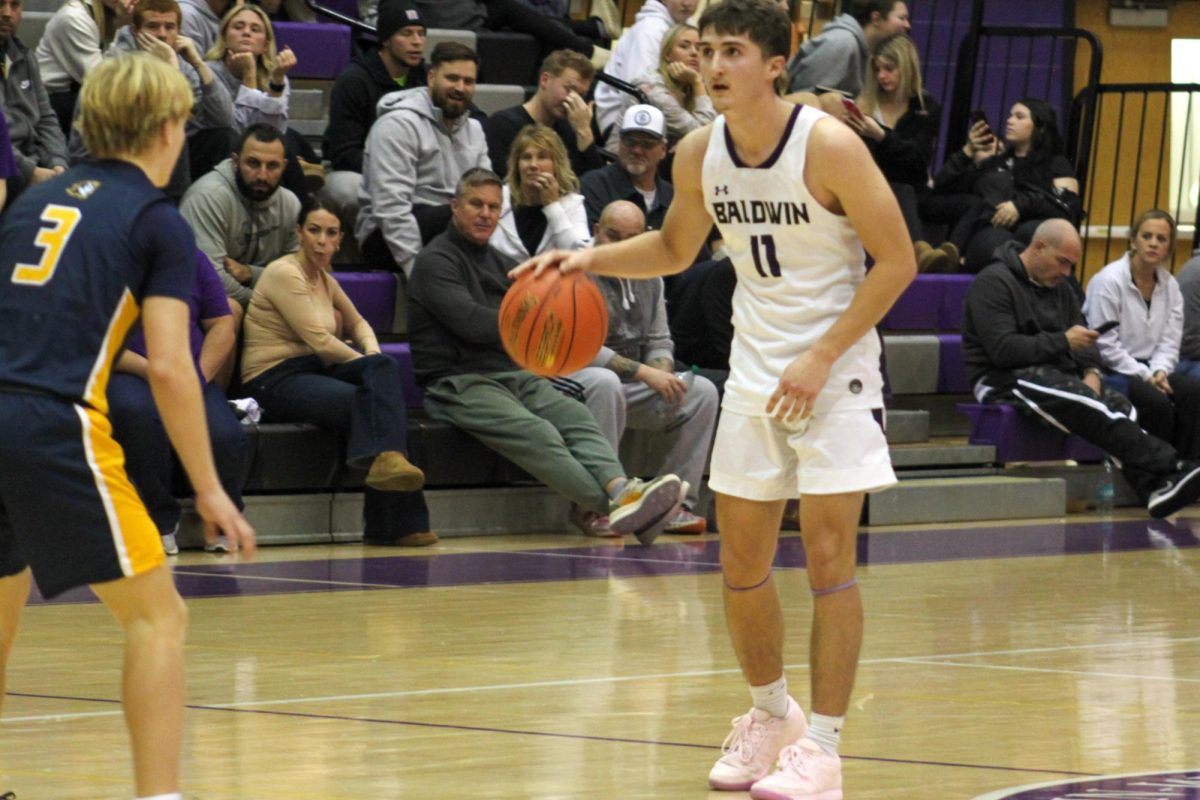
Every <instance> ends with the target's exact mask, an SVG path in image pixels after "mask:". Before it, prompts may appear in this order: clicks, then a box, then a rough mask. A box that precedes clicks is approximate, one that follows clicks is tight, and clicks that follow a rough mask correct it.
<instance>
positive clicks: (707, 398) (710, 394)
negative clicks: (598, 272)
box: [569, 200, 719, 533]
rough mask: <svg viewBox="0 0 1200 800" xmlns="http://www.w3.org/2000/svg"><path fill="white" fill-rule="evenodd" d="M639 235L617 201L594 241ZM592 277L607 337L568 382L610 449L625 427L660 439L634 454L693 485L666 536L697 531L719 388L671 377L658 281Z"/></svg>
mask: <svg viewBox="0 0 1200 800" xmlns="http://www.w3.org/2000/svg"><path fill="white" fill-rule="evenodd" d="M645 230H646V217H645V215H644V214H643V213H642V210H641V209H640V208H638V207H637V206H636V205H635V204H633V203H631V202H629V201H628V200H616V201H613V202H612V203H609V204H608V205H607V206H605V207H604V210H603V212H602V213H601V214H600V219H599V221H598V222H597V223H596V226H595V240H596V244H607V243H609V242H620V241H624V240H625V239H632V238H633V237H634V236H637V235H638V234H640V233H642V232H643V231H645ZM594 279H595V281H596V283H598V284H599V285H600V289H601V291H602V292H603V293H604V299H605V300H606V301H607V303H608V338H607V340H606V341H605V343H604V347H602V348H600V352H599V353H598V354H597V355H596V358H595V359H593V360H592V363H591V364H590V365H589V366H587V367H585V368H584V369H582V370H580V371H579V372H577V373H575V374H573V375H571V376H570V377H569V380H570V381H574V382H575V383H578V384H579V385H580V386H581V387H582V390H583V396H584V402H586V403H587V407H588V410H589V411H591V412H592V415H593V416H594V417H595V418H596V422H597V423H599V425H600V431H601V433H603V434H604V435H605V437H606V438H607V439H608V441H609V443H610V444H611V445H612V448H613V450H614V451H618V452H619V451H620V442H621V438H622V436H624V434H625V431H626V429H631V430H645V431H657V432H660V433H662V434H664V435H662V436H654V437H650V438H649V439H647V440H645V441H646V443H647V444H648V445H649V446H650V448H651V452H647V453H637V454H636V455H637V456H639V461H641V460H647V461H649V462H650V463H649V465H650V466H651V467H653V468H657V467H659V466H661V468H662V470H663V471H665V472H670V473H674V474H676V475H678V476H679V477H680V478H682V479H683V480H684V482H686V483H687V484H689V485H690V487H691V488H690V489H689V490H688V493H687V497H685V498H684V501H683V507H682V508H681V509H680V510H679V512H678V513H677V514H676V515H675V516H674V518H673V519H671V520H670V521H669V522H668V523H667V526H666V529H665V532H666V533H703V532H704V529H705V521H704V519H703V518H702V517H700V516H697V515H696V514H695V513H694V511H695V510H698V509H697V505H698V501H699V491H700V479H701V478H702V477H703V476H704V467H705V466H706V465H707V463H708V452H709V447H710V446H711V444H712V438H713V428H714V426H715V425H716V421H717V406H718V405H719V402H718V395H717V388H716V387H715V386H714V385H713V384H712V382H711V381H709V380H708V379H707V378H705V377H704V376H702V375H694V374H692V373H690V372H687V371H684V372H680V373H676V372H675V368H676V367H675V358H674V349H675V347H674V344H673V343H672V341H671V331H670V330H669V329H668V327H667V306H666V302H665V301H664V299H663V281H662V278H651V279H648V280H624V279H617V278H605V277H599V276H594ZM643 457H644V458H643Z"/></svg>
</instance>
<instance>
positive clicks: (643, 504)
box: [608, 475, 686, 544]
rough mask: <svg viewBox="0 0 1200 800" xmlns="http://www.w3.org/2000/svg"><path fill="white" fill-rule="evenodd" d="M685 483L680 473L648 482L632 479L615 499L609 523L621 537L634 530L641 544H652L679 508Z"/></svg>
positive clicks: (633, 532)
mask: <svg viewBox="0 0 1200 800" xmlns="http://www.w3.org/2000/svg"><path fill="white" fill-rule="evenodd" d="M685 486H686V484H684V483H683V482H682V481H681V480H679V476H678V475H663V476H662V477H661V478H655V479H654V480H652V481H650V482H649V483H647V482H645V481H643V480H642V479H640V478H629V479H628V480H627V481H626V482H625V487H624V488H623V489H622V490H621V494H620V495H618V496H617V498H616V499H615V500H613V502H612V509H613V510H612V512H611V513H610V514H609V515H608V523H609V525H610V526H611V527H612V529H613V530H614V531H616V532H617V533H619V534H621V535H622V536H623V535H625V534H627V533H632V534H633V535H634V536H636V537H637V539H638V541H639V542H641V543H642V544H650V543H651V542H653V541H654V540H655V539H657V538H658V535H659V534H660V533H662V529H663V528H664V527H666V524H667V521H668V520H670V518H671V517H672V516H673V515H674V514H675V511H676V510H677V509H678V508H679V504H680V499H681V498H682V497H683V495H684V492H685V491H686V489H685V488H684V487H685Z"/></svg>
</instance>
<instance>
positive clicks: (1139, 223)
mask: <svg viewBox="0 0 1200 800" xmlns="http://www.w3.org/2000/svg"><path fill="white" fill-rule="evenodd" d="M1175 235H1176V228H1175V220H1174V219H1173V218H1172V217H1171V215H1170V214H1168V213H1167V212H1166V211H1162V210H1159V209H1151V210H1149V211H1145V212H1143V213H1142V214H1141V215H1140V216H1139V217H1138V218H1137V220H1136V222H1135V223H1134V225H1133V230H1132V233H1131V234H1130V248H1129V251H1128V252H1127V253H1125V255H1123V256H1121V258H1119V259H1118V260H1116V261H1114V262H1113V263H1111V264H1109V265H1108V266H1106V267H1105V268H1104V269H1102V270H1100V272H1099V273H1097V274H1096V276H1095V277H1093V278H1092V279H1091V281H1090V282H1089V283H1088V287H1087V300H1086V302H1085V303H1084V306H1083V310H1084V313H1085V314H1086V315H1087V321H1088V325H1089V326H1090V327H1091V328H1092V329H1093V330H1095V329H1097V328H1099V327H1100V326H1101V325H1103V324H1104V323H1106V322H1116V323H1118V324H1117V326H1116V327H1115V328H1112V329H1111V330H1109V331H1108V332H1106V333H1104V334H1103V335H1101V337H1100V338H1099V339H1098V340H1097V341H1096V346H1097V347H1098V348H1099V350H1100V356H1101V358H1103V359H1104V364H1105V366H1106V367H1107V368H1108V369H1109V370H1110V371H1111V372H1112V374H1111V375H1109V376H1107V377H1106V378H1105V382H1106V383H1108V384H1109V385H1110V386H1112V387H1113V388H1115V389H1117V390H1118V391H1120V392H1121V393H1123V394H1125V395H1126V396H1127V397H1128V398H1129V401H1130V402H1131V403H1133V406H1134V408H1135V409H1136V410H1137V415H1138V420H1137V421H1138V423H1139V424H1140V425H1141V426H1142V428H1143V429H1145V430H1146V432H1148V433H1150V434H1153V435H1154V436H1157V437H1158V438H1160V439H1163V440H1164V441H1167V442H1170V443H1172V444H1173V445H1175V448H1176V449H1177V450H1178V451H1179V454H1180V456H1181V457H1183V458H1197V457H1200V381H1197V380H1196V379H1194V378H1191V377H1188V376H1187V375H1183V374H1178V373H1176V372H1175V367H1176V366H1177V365H1178V363H1179V345H1180V342H1181V340H1182V338H1183V294H1182V293H1181V292H1180V290H1179V283H1178V282H1177V281H1176V280H1175V277H1174V276H1173V275H1172V274H1171V273H1170V271H1169V266H1170V263H1171V255H1172V253H1173V252H1174V251H1175Z"/></svg>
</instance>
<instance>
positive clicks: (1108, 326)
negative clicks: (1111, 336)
mask: <svg viewBox="0 0 1200 800" xmlns="http://www.w3.org/2000/svg"><path fill="white" fill-rule="evenodd" d="M1120 324H1121V323H1120V322H1118V321H1117V320H1115V319H1114V320H1109V321H1108V322H1101V323H1100V324H1099V325H1097V326H1096V327H1095V328H1094V329H1093V330H1095V331H1096V333H1098V334H1100V335H1101V336H1103V335H1104V334H1106V333H1108V332H1109V331H1111V330H1112V329H1113V328H1115V327H1117V326H1118V325H1120Z"/></svg>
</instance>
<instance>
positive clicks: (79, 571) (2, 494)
mask: <svg viewBox="0 0 1200 800" xmlns="http://www.w3.org/2000/svg"><path fill="white" fill-rule="evenodd" d="M0 476H3V479H2V480H0V577H6V576H9V575H15V574H17V573H18V572H20V571H21V570H23V569H24V568H25V566H26V565H28V566H30V567H31V568H32V569H33V577H34V579H35V580H36V581H37V585H38V590H39V591H40V592H41V593H42V595H43V596H45V597H48V598H49V597H54V596H55V595H57V594H60V593H62V592H64V591H66V590H68V589H73V588H75V587H77V586H83V585H85V584H93V583H104V582H107V581H113V580H116V579H118V578H122V577H133V576H134V575H140V574H142V573H144V572H148V571H149V570H151V569H154V568H155V567H157V566H159V565H160V564H162V563H163V561H164V555H163V549H162V542H161V540H160V539H159V536H158V529H157V528H156V527H155V525H154V522H153V521H152V520H151V519H150V515H149V514H148V513H147V511H146V507H145V506H144V505H143V503H142V500H141V498H140V497H139V496H138V493H137V490H136V489H135V488H134V486H133V484H132V483H131V482H130V481H129V478H128V477H127V476H126V474H125V455H124V453H123V452H122V451H121V447H120V445H118V444H117V442H116V440H115V439H113V437H112V424H111V423H110V422H109V420H108V418H107V417H106V416H104V415H103V414H101V413H100V412H99V411H96V410H95V409H91V408H87V407H85V406H81V405H75V404H72V403H70V402H67V401H66V400H62V399H58V398H54V397H51V396H48V395H41V394H35V393H24V392H10V391H3V390H0Z"/></svg>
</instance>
